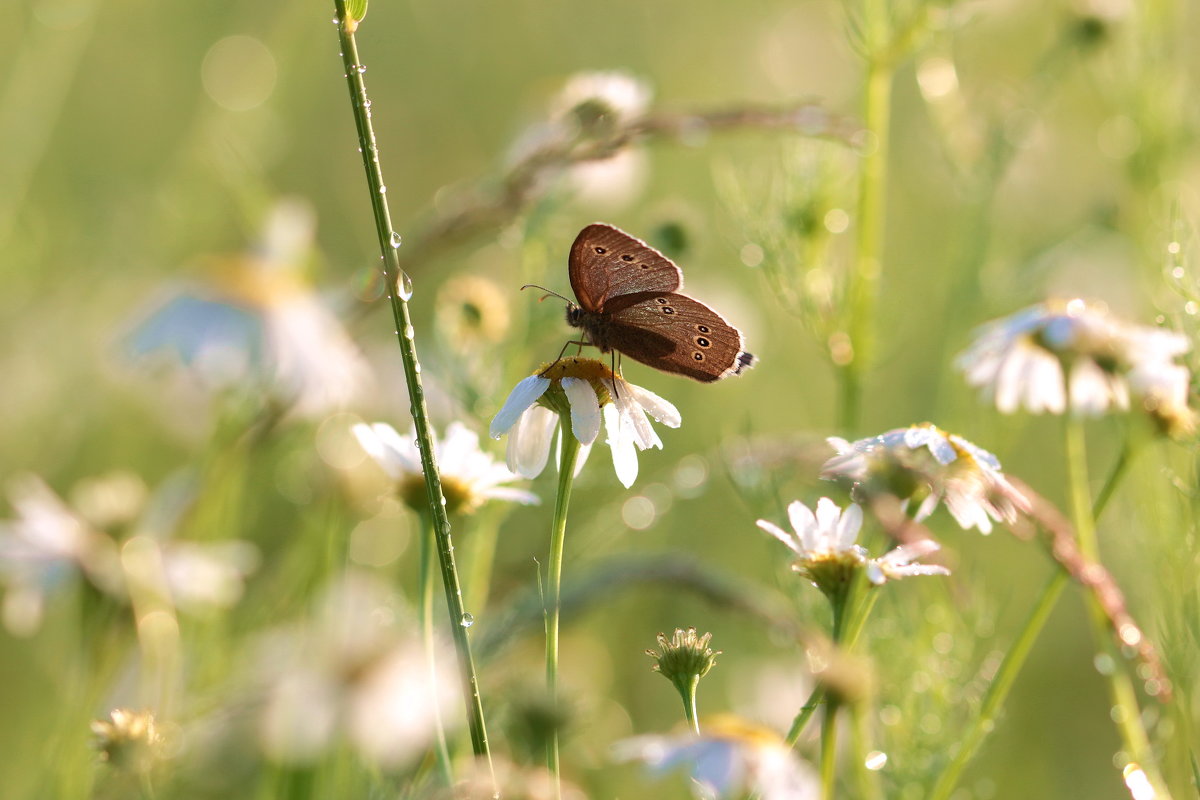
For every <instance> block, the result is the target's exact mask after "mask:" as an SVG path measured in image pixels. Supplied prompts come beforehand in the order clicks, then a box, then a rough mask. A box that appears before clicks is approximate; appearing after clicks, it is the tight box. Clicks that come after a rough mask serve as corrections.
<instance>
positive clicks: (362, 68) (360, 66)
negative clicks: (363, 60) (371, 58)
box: [354, 64, 367, 75]
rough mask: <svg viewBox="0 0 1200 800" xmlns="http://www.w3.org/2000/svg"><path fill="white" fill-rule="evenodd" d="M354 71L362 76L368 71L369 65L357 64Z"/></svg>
mask: <svg viewBox="0 0 1200 800" xmlns="http://www.w3.org/2000/svg"><path fill="white" fill-rule="evenodd" d="M354 71H355V72H357V73H358V74H359V75H362V74H363V73H364V72H366V71H367V65H366V64H355V65H354Z"/></svg>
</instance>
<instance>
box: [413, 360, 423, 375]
mask: <svg viewBox="0 0 1200 800" xmlns="http://www.w3.org/2000/svg"><path fill="white" fill-rule="evenodd" d="M413 372H415V373H417V374H418V375H420V374H421V362H419V361H418V362H417V363H416V364H413Z"/></svg>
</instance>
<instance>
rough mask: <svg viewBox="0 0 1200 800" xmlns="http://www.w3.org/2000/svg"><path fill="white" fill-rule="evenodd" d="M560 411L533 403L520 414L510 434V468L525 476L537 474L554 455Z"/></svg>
mask: <svg viewBox="0 0 1200 800" xmlns="http://www.w3.org/2000/svg"><path fill="white" fill-rule="evenodd" d="M557 423H558V415H557V414H555V413H554V412H553V411H551V410H550V409H548V408H542V407H541V406H533V407H532V408H529V409H528V410H527V411H526V412H525V413H524V414H522V415H521V416H520V417H518V418H517V422H516V424H515V425H514V426H513V428H512V430H511V431H509V434H508V451H507V453H506V458H507V462H508V468H509V469H511V470H512V471H513V472H515V473H517V474H518V475H520V476H521V477H523V478H536V477H537V476H538V475H540V474H541V472H542V470H543V469H545V468H546V461H547V460H548V459H549V458H550V441H551V437H552V436H553V435H554V426H555V425H556V424H557Z"/></svg>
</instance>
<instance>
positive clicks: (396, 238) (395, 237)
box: [392, 231, 404, 249]
mask: <svg viewBox="0 0 1200 800" xmlns="http://www.w3.org/2000/svg"><path fill="white" fill-rule="evenodd" d="M402 244H404V242H403V240H401V238H400V234H399V233H398V232H397V231H392V249H395V248H397V247H399V246H400V245H402Z"/></svg>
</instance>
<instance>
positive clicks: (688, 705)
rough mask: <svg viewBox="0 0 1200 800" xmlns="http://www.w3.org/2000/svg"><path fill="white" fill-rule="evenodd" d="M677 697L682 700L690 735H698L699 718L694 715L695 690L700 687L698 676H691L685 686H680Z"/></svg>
mask: <svg viewBox="0 0 1200 800" xmlns="http://www.w3.org/2000/svg"><path fill="white" fill-rule="evenodd" d="M676 686H677V687H678V688H679V695H680V697H682V698H683V715H684V716H685V717H686V718H687V722H688V727H689V728H691V729H692V733H695V734H696V735H697V736H699V735H700V717H699V716H697V714H696V689H697V687H699V686H700V676H699V675H695V674H693V675H691V676H690V679H689V680H688V682H687V684H686V685H684V686H680V685H679V684H676Z"/></svg>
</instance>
